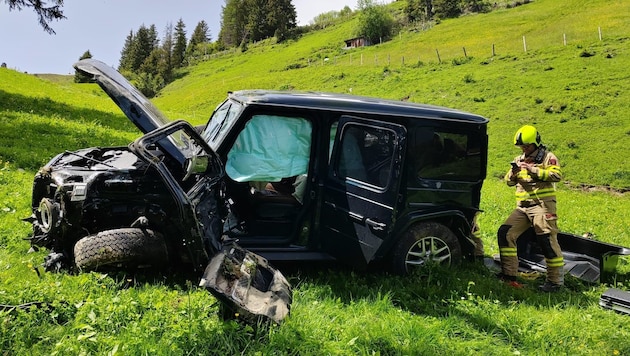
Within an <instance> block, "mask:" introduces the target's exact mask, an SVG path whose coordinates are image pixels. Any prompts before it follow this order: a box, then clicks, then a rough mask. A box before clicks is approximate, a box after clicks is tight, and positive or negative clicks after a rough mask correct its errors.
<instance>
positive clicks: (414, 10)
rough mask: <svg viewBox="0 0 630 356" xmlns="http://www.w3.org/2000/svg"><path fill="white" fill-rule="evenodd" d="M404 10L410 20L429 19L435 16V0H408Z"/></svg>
mask: <svg viewBox="0 0 630 356" xmlns="http://www.w3.org/2000/svg"><path fill="white" fill-rule="evenodd" d="M404 11H405V14H406V15H407V20H409V21H410V22H415V21H429V20H431V19H432V18H433V1H432V0H407V6H405V9H404Z"/></svg>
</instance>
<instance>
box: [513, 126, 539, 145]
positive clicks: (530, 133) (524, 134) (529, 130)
mask: <svg viewBox="0 0 630 356" xmlns="http://www.w3.org/2000/svg"><path fill="white" fill-rule="evenodd" d="M540 141H541V139H540V134H539V133H538V131H537V130H536V128H535V127H534V126H531V125H525V126H523V127H521V128H520V129H518V131H516V135H514V144H515V145H516V146H522V145H529V144H530V143H533V144H534V145H536V146H540Z"/></svg>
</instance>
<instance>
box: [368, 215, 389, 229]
mask: <svg viewBox="0 0 630 356" xmlns="http://www.w3.org/2000/svg"><path fill="white" fill-rule="evenodd" d="M365 223H366V224H367V225H368V226H370V227H371V228H372V229H374V230H376V231H383V230H385V227H387V225H386V224H384V223H381V222H378V221H374V220H371V219H370V218H367V219H365Z"/></svg>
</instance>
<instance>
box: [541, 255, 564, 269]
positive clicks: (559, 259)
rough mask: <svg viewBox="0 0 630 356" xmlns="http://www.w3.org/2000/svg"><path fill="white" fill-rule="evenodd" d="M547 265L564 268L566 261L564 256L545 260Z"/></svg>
mask: <svg viewBox="0 0 630 356" xmlns="http://www.w3.org/2000/svg"><path fill="white" fill-rule="evenodd" d="M545 263H546V264H547V267H562V266H564V259H563V258H562V256H560V257H555V258H545Z"/></svg>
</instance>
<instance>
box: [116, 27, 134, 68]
mask: <svg viewBox="0 0 630 356" xmlns="http://www.w3.org/2000/svg"><path fill="white" fill-rule="evenodd" d="M133 41H134V35H133V31H129V35H127V38H126V39H125V44H124V45H123V49H122V50H121V51H120V61H119V63H118V70H119V71H120V70H128V71H131V67H132V59H131V58H132V57H133V53H132V51H133Z"/></svg>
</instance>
